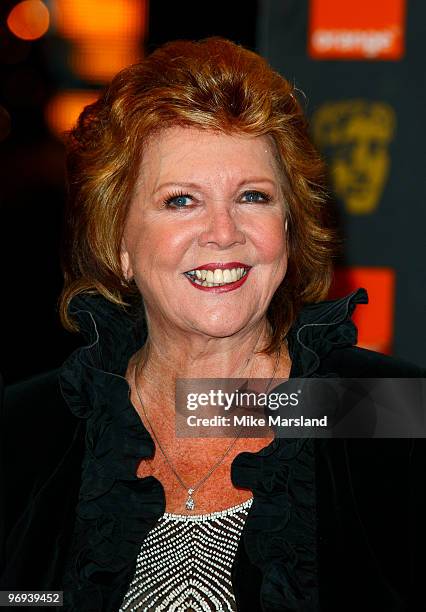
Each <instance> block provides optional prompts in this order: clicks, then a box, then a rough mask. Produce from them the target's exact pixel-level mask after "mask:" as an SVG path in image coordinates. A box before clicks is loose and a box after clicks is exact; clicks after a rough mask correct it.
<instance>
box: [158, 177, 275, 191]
mask: <svg viewBox="0 0 426 612" xmlns="http://www.w3.org/2000/svg"><path fill="white" fill-rule="evenodd" d="M250 183H269V184H270V185H272V186H273V187H276V186H277V182H276V181H274V180H272V179H270V178H267V177H264V176H262V177H259V176H253V177H248V178H244V179H242V180H241V181H240V182H239V183H238V185H237V189H239V188H240V187H242V186H243V185H248V184H250ZM172 187H174V188H182V189H202V185H201V184H200V183H193V182H192V181H168V182H166V183H161V185H159V186H158V187H157V188H156V189H155V191H154V192H153V195H155V194H157V193H158V192H159V191H161V190H162V189H168V188H172Z"/></svg>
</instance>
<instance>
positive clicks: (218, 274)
mask: <svg viewBox="0 0 426 612" xmlns="http://www.w3.org/2000/svg"><path fill="white" fill-rule="evenodd" d="M213 281H214V282H215V283H223V272H222V270H220V269H217V270H215V271H214V272H213Z"/></svg>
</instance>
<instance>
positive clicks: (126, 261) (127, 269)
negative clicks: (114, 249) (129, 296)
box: [120, 238, 133, 281]
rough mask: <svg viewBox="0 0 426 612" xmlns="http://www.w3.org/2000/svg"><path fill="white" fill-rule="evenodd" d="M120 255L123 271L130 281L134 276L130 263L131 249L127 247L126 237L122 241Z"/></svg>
mask: <svg viewBox="0 0 426 612" xmlns="http://www.w3.org/2000/svg"><path fill="white" fill-rule="evenodd" d="M120 257H121V270H122V272H123V275H124V278H125V279H126V280H127V281H130V280H132V278H133V269H132V265H131V263H130V256H129V251H128V250H127V248H126V242H125V240H124V238H123V239H122V241H121V250H120Z"/></svg>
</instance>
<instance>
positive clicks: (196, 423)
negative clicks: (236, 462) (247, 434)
mask: <svg viewBox="0 0 426 612" xmlns="http://www.w3.org/2000/svg"><path fill="white" fill-rule="evenodd" d="M186 422H187V424H188V425H189V427H327V415H325V416H323V417H321V418H308V417H304V416H303V415H300V416H299V417H295V418H286V417H282V416H279V415H275V414H274V415H272V414H271V415H269V416H268V417H267V418H263V417H254V416H251V415H243V416H237V415H234V416H233V417H231V416H229V417H228V416H219V415H215V416H213V417H209V418H207V417H204V418H203V417H197V416H195V414H191V416H189V417H187V419H186Z"/></svg>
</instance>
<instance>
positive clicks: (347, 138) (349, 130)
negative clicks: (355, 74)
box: [312, 100, 395, 215]
mask: <svg viewBox="0 0 426 612" xmlns="http://www.w3.org/2000/svg"><path fill="white" fill-rule="evenodd" d="M312 127H313V136H314V140H315V142H316V144H317V146H318V147H319V148H320V149H321V150H322V151H323V152H324V154H325V155H326V156H327V157H328V158H329V160H330V169H331V178H332V182H333V187H334V191H335V193H336V195H337V196H338V197H339V198H341V199H342V200H343V202H344V204H345V207H346V210H347V211H348V212H349V213H352V214H357V215H361V214H367V213H371V212H373V211H374V210H375V209H376V207H377V205H378V203H379V201H380V198H381V195H382V192H383V188H384V186H385V184H386V180H387V177H388V174H389V166H390V158H389V152H388V149H389V143H390V142H391V141H392V139H393V135H394V131H395V113H394V111H393V109H392V108H391V107H390V106H389V105H388V104H385V103H382V102H370V101H368V100H346V101H344V102H328V103H326V104H324V105H323V106H321V107H320V108H319V109H318V110H317V111H316V112H315V113H314V115H313V117H312Z"/></svg>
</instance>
